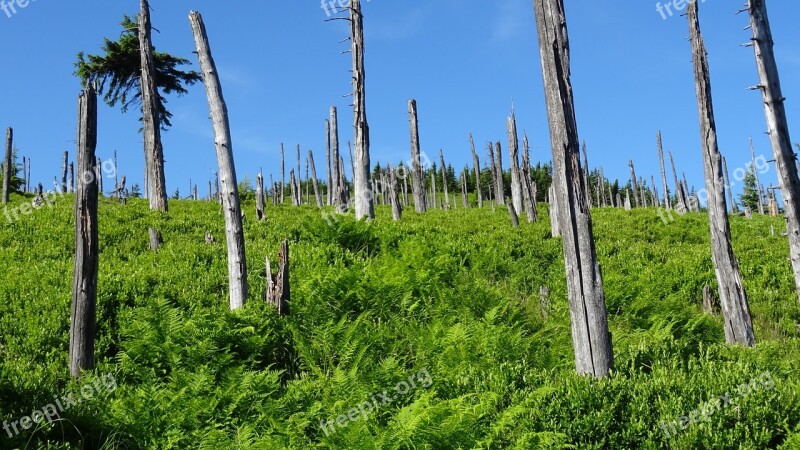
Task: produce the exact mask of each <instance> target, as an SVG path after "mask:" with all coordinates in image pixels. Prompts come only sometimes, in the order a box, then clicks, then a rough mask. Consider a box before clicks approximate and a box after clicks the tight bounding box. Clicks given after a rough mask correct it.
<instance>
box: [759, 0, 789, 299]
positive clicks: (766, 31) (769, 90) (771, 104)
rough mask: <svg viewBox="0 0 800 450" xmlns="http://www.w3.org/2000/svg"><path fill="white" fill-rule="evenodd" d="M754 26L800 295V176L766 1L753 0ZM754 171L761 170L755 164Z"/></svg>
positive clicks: (763, 95)
mask: <svg viewBox="0 0 800 450" xmlns="http://www.w3.org/2000/svg"><path fill="white" fill-rule="evenodd" d="M748 9H749V11H750V28H751V29H752V31H753V48H754V49H755V56H756V64H757V66H758V76H759V79H760V86H759V87H760V88H761V94H762V98H763V100H764V113H765V115H766V118H767V127H768V129H769V139H770V142H771V143H772V152H773V154H774V157H775V167H776V168H777V171H778V185H779V186H780V188H781V195H782V196H783V205H784V206H783V207H784V213H785V215H786V219H787V222H786V224H787V232H788V233H789V254H790V257H791V260H792V270H793V272H794V282H795V288H796V290H797V293H798V296H800V176H798V172H797V166H796V159H795V156H794V151H793V150H792V141H791V138H790V136H789V124H788V120H787V118H786V108H785V106H784V101H785V98H784V97H783V93H782V90H781V81H780V75H779V73H778V64H777V62H776V61H775V54H774V52H773V47H774V45H775V43H774V42H773V40H772V30H771V28H770V24H769V16H768V15H767V4H766V1H765V0H749V4H748ZM753 171H754V172H757V169H756V167H755V165H754V166H753Z"/></svg>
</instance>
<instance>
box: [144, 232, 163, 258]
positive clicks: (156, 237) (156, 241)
mask: <svg viewBox="0 0 800 450" xmlns="http://www.w3.org/2000/svg"><path fill="white" fill-rule="evenodd" d="M147 231H148V233H149V234H150V250H152V251H154V252H157V251H158V250H159V249H160V248H161V244H162V243H163V242H164V239H163V238H162V237H161V233H159V232H158V230H156V229H155V228H153V227H150V228H149V229H148V230H147Z"/></svg>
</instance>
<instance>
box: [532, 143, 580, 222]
mask: <svg viewBox="0 0 800 450" xmlns="http://www.w3.org/2000/svg"><path fill="white" fill-rule="evenodd" d="M522 149H523V151H522V174H521V178H522V193H523V196H524V197H525V213H526V214H527V217H528V223H531V222H537V221H538V220H539V211H538V208H537V206H536V190H535V189H534V188H533V184H532V183H531V152H530V146H529V144H528V135H527V134H524V135H523V137H522ZM585 149H586V146H585V145H584V150H585ZM587 192H588V188H587Z"/></svg>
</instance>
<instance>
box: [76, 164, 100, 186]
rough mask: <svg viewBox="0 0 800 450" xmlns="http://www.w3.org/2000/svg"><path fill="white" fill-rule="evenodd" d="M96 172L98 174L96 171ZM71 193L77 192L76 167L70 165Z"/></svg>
mask: <svg viewBox="0 0 800 450" xmlns="http://www.w3.org/2000/svg"><path fill="white" fill-rule="evenodd" d="M95 172H97V171H96V170H95ZM69 191H70V192H75V165H74V164H73V163H69Z"/></svg>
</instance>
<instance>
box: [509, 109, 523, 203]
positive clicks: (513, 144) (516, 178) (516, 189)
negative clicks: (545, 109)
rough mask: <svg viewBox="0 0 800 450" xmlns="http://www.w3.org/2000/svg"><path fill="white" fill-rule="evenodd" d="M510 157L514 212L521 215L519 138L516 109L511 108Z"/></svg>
mask: <svg viewBox="0 0 800 450" xmlns="http://www.w3.org/2000/svg"><path fill="white" fill-rule="evenodd" d="M508 156H509V159H510V161H511V162H510V164H511V168H510V169H509V170H511V202H512V203H513V204H514V211H515V212H516V213H517V214H519V213H521V212H522V181H521V180H520V170H519V136H517V116H516V113H515V112H514V107H513V106H512V107H511V115H510V116H509V117H508Z"/></svg>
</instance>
